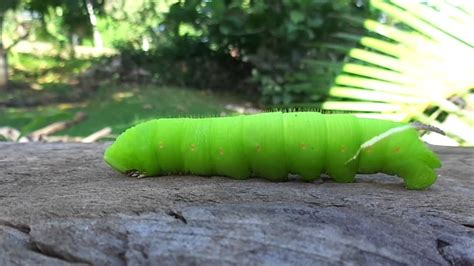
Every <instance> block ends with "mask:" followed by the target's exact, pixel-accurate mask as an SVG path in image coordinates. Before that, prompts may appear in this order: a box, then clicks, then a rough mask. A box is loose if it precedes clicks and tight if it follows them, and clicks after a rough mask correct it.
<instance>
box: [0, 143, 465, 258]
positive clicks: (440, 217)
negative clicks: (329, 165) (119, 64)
mask: <svg viewBox="0 0 474 266" xmlns="http://www.w3.org/2000/svg"><path fill="white" fill-rule="evenodd" d="M107 145H108V144H89V145H87V144H34V143H33V144H9V143H1V144H0V265H18V264H22V265H23V264H29V265H39V264H47V265H69V264H97V265H125V264H130V265H138V264H147V263H148V264H151V263H153V262H157V261H159V262H160V264H163V265H174V264H178V263H179V264H210V263H216V262H218V263H219V264H271V265H273V264H287V265H290V264H291V265H293V264H298V265H303V264H305V265H309V264H315V263H317V264H321V265H337V264H343V263H347V262H352V263H354V264H356V265H368V264H390V265H405V264H420V265H450V264H455V265H473V264H474V148H442V147H436V148H435V150H436V151H437V152H438V153H439V154H440V156H441V157H442V160H443V167H442V169H440V171H439V174H440V177H439V180H438V182H437V183H436V184H435V185H434V186H433V187H431V188H430V189H428V190H425V191H409V190H406V189H405V188H404V187H403V185H402V181H401V179H398V178H396V177H392V176H387V175H383V174H378V175H371V176H363V175H361V176H358V178H357V181H356V182H355V183H352V184H337V183H333V182H331V181H329V180H323V181H318V182H315V183H304V182H300V181H298V180H293V181H289V182H283V183H272V182H269V181H265V180H261V179H251V180H246V181H236V180H232V179H229V178H223V177H210V178H205V177H196V176H171V177H160V178H145V179H139V180H137V179H135V178H130V177H124V176H122V175H120V174H118V173H115V172H114V171H113V170H112V169H110V168H109V167H108V166H107V165H105V164H104V163H103V161H102V154H103V151H104V149H105V147H106V146H107Z"/></svg>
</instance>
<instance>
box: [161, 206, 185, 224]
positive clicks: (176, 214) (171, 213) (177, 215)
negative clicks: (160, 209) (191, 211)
mask: <svg viewBox="0 0 474 266" xmlns="http://www.w3.org/2000/svg"><path fill="white" fill-rule="evenodd" d="M166 214H168V215H169V216H171V217H173V218H175V219H177V220H180V221H181V222H183V223H185V224H187V223H188V221H187V220H186V218H184V216H183V214H182V213H181V212H179V211H174V210H172V209H169V210H168V211H167V212H166Z"/></svg>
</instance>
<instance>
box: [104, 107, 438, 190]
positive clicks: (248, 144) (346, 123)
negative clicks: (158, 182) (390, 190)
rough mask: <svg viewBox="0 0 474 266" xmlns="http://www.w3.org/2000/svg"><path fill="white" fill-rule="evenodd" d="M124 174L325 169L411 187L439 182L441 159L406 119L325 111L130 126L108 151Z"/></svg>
mask: <svg viewBox="0 0 474 266" xmlns="http://www.w3.org/2000/svg"><path fill="white" fill-rule="evenodd" d="M104 160H105V161H106V162H107V163H108V164H109V165H110V166H112V167H113V168H114V169H116V170H117V171H119V172H122V173H130V172H133V173H138V174H140V175H146V176H160V175H171V174H195V175H223V176H228V177H232V178H235V179H246V178H250V177H252V176H258V177H263V178H267V179H269V180H272V181H284V180H287V179H288V174H289V173H291V174H297V175H300V176H301V177H302V179H304V180H307V181H312V180H315V179H317V178H319V177H320V175H321V173H327V174H329V175H330V176H331V177H332V178H333V179H334V180H335V181H336V182H352V181H353V180H354V177H355V175H356V174H357V173H367V174H369V173H377V172H383V173H387V174H392V175H398V176H400V177H402V178H403V179H404V182H405V185H406V187H407V188H409V189H423V188H426V187H429V186H430V185H431V184H433V183H434V182H435V181H436V178H437V174H436V171H435V169H436V168H439V167H440V166H441V163H440V161H439V159H438V157H437V156H436V154H434V153H433V152H432V151H431V150H430V149H428V148H427V147H426V145H425V144H424V143H423V142H422V141H421V140H420V138H419V135H418V132H417V130H416V129H415V128H413V127H411V126H410V125H408V124H405V123H399V122H391V121H383V120H375V119H364V118H357V117H355V116H352V115H347V114H334V115H323V114H321V113H317V112H292V113H280V112H272V113H262V114H256V115H243V116H234V117H215V118H198V119H195V118H173V119H156V120H151V121H148V122H145V123H142V124H139V125H137V126H135V127H132V128H130V129H128V130H127V131H126V132H124V133H123V134H122V135H120V136H119V137H118V138H117V140H116V141H115V143H113V144H112V145H111V146H110V147H109V148H108V149H107V150H106V152H105V155H104Z"/></svg>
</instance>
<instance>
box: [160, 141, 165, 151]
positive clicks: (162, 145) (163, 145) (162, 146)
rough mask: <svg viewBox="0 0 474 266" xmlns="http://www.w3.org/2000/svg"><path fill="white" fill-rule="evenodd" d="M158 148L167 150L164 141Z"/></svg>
mask: <svg viewBox="0 0 474 266" xmlns="http://www.w3.org/2000/svg"><path fill="white" fill-rule="evenodd" d="M158 147H159V148H160V150H162V149H164V148H165V144H164V143H163V141H160V143H159V144H158Z"/></svg>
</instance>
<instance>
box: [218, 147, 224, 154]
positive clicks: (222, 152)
mask: <svg viewBox="0 0 474 266" xmlns="http://www.w3.org/2000/svg"><path fill="white" fill-rule="evenodd" d="M219 154H220V155H224V149H223V148H222V147H220V148H219Z"/></svg>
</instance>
